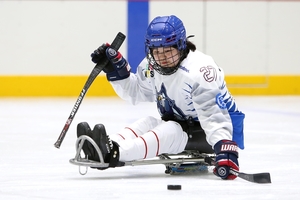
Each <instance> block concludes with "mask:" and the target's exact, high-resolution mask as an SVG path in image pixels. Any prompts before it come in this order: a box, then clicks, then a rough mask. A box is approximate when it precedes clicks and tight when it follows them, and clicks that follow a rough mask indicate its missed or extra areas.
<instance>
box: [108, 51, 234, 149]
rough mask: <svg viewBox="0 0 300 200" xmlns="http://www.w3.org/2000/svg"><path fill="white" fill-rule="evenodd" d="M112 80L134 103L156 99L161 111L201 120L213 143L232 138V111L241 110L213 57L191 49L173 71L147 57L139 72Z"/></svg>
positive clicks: (114, 86)
mask: <svg viewBox="0 0 300 200" xmlns="http://www.w3.org/2000/svg"><path fill="white" fill-rule="evenodd" d="M111 84H112V86H113V88H114V90H115V91H116V93H117V94H118V95H119V96H120V97H121V98H122V99H125V100H128V101H130V102H131V103H133V104H137V103H139V102H156V103H157V108H158V111H159V113H160V114H161V115H164V114H172V115H174V116H175V117H176V119H177V120H187V119H188V118H189V117H192V118H193V119H194V120H195V121H199V122H200V124H201V127H202V128H203V130H204V131H205V133H206V139H207V142H208V143H209V144H210V145H211V146H212V147H213V146H214V145H215V144H216V143H217V142H218V141H220V140H223V139H228V140H232V136H233V122H232V119H231V116H230V114H229V113H230V112H231V113H233V112H239V111H238V110H237V107H236V105H235V102H234V99H233V98H232V96H231V95H230V93H229V91H228V90H227V87H226V84H225V81H224V73H223V70H222V69H221V68H220V67H218V66H217V64H216V63H215V62H214V60H213V59H212V57H210V56H208V55H205V54H203V53H201V52H200V51H195V52H192V51H190V52H189V54H188V56H187V57H186V58H185V59H184V60H183V61H182V62H181V66H180V68H179V69H178V71H177V72H175V73H174V74H172V75H161V74H159V73H157V72H156V71H155V70H153V69H151V66H149V65H148V62H147V60H146V58H145V59H144V60H143V61H142V62H141V63H140V64H139V66H138V68H137V72H136V74H133V73H131V74H130V76H129V78H126V79H123V80H119V81H113V82H111Z"/></svg>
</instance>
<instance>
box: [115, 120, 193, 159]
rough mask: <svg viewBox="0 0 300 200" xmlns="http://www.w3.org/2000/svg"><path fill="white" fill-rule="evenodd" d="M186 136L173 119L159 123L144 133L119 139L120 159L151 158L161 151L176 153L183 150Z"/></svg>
mask: <svg viewBox="0 0 300 200" xmlns="http://www.w3.org/2000/svg"><path fill="white" fill-rule="evenodd" d="M187 140H188V136H187V134H186V133H185V132H183V130H182V128H181V126H180V125H179V124H178V123H177V122H174V121H168V122H164V121H162V123H160V124H159V125H158V126H156V127H155V128H153V129H152V130H150V131H147V132H146V133H145V134H143V135H140V136H139V137H137V138H135V139H131V140H123V141H119V142H118V144H119V146H120V147H119V149H120V161H132V160H139V159H146V158H153V157H155V156H157V155H160V154H162V153H168V154H177V153H180V152H182V151H183V150H184V148H185V146H186V144H187Z"/></svg>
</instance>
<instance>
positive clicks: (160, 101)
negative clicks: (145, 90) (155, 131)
mask: <svg viewBox="0 0 300 200" xmlns="http://www.w3.org/2000/svg"><path fill="white" fill-rule="evenodd" d="M156 100H157V109H158V111H159V113H160V115H161V116H172V117H174V119H179V120H184V119H185V118H186V116H185V114H184V113H183V111H182V110H181V109H180V108H178V107H177V105H176V103H175V100H173V99H171V98H170V97H169V96H168V94H167V89H166V87H165V85H164V84H163V83H162V85H161V88H160V91H157V89H156Z"/></svg>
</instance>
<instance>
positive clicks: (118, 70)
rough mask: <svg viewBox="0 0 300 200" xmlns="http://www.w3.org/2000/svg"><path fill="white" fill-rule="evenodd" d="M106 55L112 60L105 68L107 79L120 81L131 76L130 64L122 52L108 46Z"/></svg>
mask: <svg viewBox="0 0 300 200" xmlns="http://www.w3.org/2000/svg"><path fill="white" fill-rule="evenodd" d="M106 56H107V59H108V60H109V61H110V65H109V64H108V65H107V66H106V68H105V70H103V71H104V72H105V73H106V78H107V80H109V81H118V80H122V79H125V78H128V77H129V75H130V66H129V65H128V62H127V60H126V59H125V58H124V57H123V56H122V54H121V53H120V52H118V51H116V50H114V49H112V48H110V47H108V48H106Z"/></svg>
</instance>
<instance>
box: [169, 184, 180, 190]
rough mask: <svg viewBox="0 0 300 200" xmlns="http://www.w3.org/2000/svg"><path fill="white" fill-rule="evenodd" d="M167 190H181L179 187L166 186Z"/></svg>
mask: <svg viewBox="0 0 300 200" xmlns="http://www.w3.org/2000/svg"><path fill="white" fill-rule="evenodd" d="M168 190H181V185H168Z"/></svg>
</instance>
